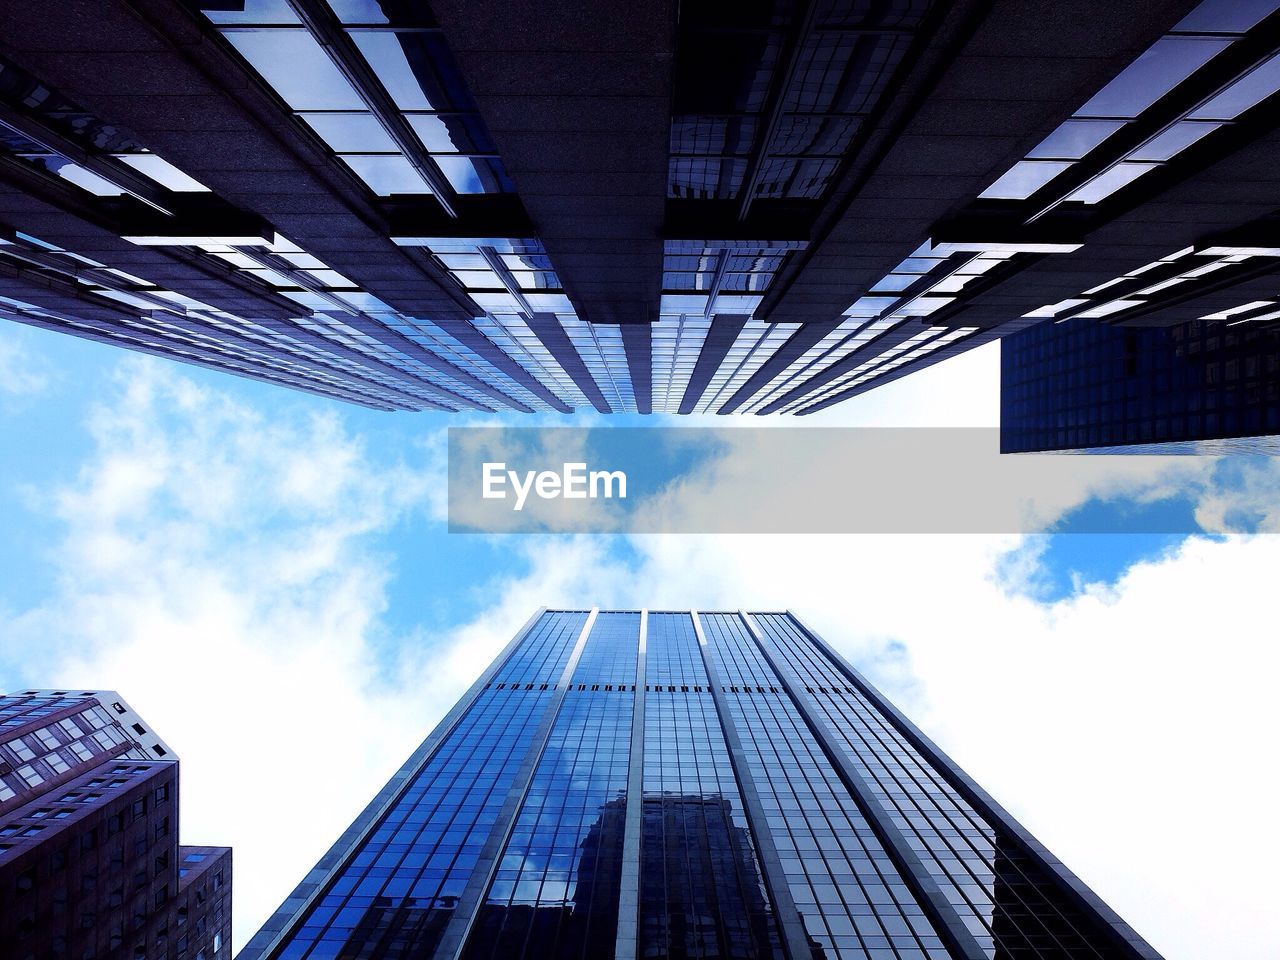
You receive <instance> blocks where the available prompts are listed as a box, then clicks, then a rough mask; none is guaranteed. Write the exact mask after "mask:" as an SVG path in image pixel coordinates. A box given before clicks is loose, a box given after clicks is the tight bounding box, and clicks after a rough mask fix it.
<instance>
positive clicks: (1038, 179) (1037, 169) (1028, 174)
mask: <svg viewBox="0 0 1280 960" xmlns="http://www.w3.org/2000/svg"><path fill="white" fill-rule="evenodd" d="M1069 166H1071V164H1070V163H1066V162H1062V161H1056V160H1021V161H1019V162H1018V163H1015V164H1014V165H1013V166H1012V167H1011V168H1010V169H1009V171H1008V173H1006V174H1005V175H1004V176H1003V177H1001V178H1000V179H999V180H997V181H996V182H995V183H993V184H992V185H991V186H989V187H987V189H985V190H983V191H982V193H980V194H979V196H981V197H985V198H987V199H998V200H1025V199H1027V197H1029V196H1031V195H1032V194H1033V193H1035V192H1036V191H1037V190H1039V189H1040V188H1041V187H1043V186H1044V185H1045V184H1046V183H1048V182H1049V181H1050V180H1052V179H1053V178H1054V177H1056V176H1057V175H1058V174H1060V173H1061V172H1062V171H1063V170H1065V169H1067V167H1069Z"/></svg>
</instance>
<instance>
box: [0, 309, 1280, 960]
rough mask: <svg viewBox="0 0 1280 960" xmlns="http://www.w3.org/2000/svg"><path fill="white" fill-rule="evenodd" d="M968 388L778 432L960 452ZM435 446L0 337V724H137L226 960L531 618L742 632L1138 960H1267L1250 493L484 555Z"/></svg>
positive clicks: (1267, 877)
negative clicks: (1003, 825)
mask: <svg viewBox="0 0 1280 960" xmlns="http://www.w3.org/2000/svg"><path fill="white" fill-rule="evenodd" d="M997 381H998V353H997V352H996V348H994V347H989V348H981V349H979V350H976V351H973V352H972V353H970V354H968V355H965V356H962V357H960V358H957V359H954V360H951V361H948V362H946V363H944V364H941V365H939V366H937V367H935V368H933V369H931V370H929V371H926V372H925V373H922V374H919V375H916V376H914V377H910V378H907V379H906V380H903V381H900V382H898V383H897V384H893V385H890V386H888V387H886V388H883V389H881V390H878V391H875V392H873V393H872V394H870V395H868V396H866V397H864V398H859V399H858V400H856V401H854V402H853V403H850V404H848V405H846V406H844V407H843V408H838V409H836V410H834V411H830V412H829V413H828V414H826V415H823V416H822V417H821V418H819V417H813V418H810V419H809V422H810V423H813V422H814V421H817V422H818V423H821V424H825V425H867V424H874V425H886V424H892V425H901V426H994V425H995V423H996V420H997V388H998V382H997ZM585 419H586V418H575V419H574V420H573V421H572V423H573V424H574V425H580V424H581V423H582V422H584V420H585ZM621 419H622V420H623V421H626V420H627V418H621ZM631 421H632V422H636V421H635V418H631ZM449 422H450V421H447V420H446V419H444V418H439V417H433V416H430V415H427V414H418V415H410V414H379V413H374V412H370V411H362V410H358V409H353V408H350V407H345V406H342V405H339V404H336V403H331V402H328V401H324V400H320V399H318V398H311V397H308V396H305V395H302V394H295V393H291V392H285V391H282V390H279V389H276V388H271V387H267V386H264V385H259V384H255V383H252V382H249V381H243V380H238V379H234V378H229V377H224V376H220V375H217V374H214V373H211V372H206V371H202V370H199V369H196V368H190V367H180V366H177V365H173V364H168V363H164V362H160V361H153V360H148V359H144V358H140V357H136V356H133V355H130V354H127V353H124V352H120V351H116V350H112V349H110V348H107V347H102V346H98V345H95V344H90V343H85V342H80V341H76V340H74V339H71V338H65V337H60V336H57V335H54V334H49V333H44V332H41V331H36V330H30V329H26V328H22V327H18V326H15V325H11V324H8V323H5V324H0V496H2V497H3V499H2V500H0V502H3V504H4V507H3V508H2V509H3V522H2V524H0V530H2V531H3V535H0V690H13V689H18V688H24V687H29V686H37V687H63V686H79V687H85V688H91V687H105V688H114V689H118V690H119V691H120V692H121V693H122V694H124V696H125V697H126V698H127V699H128V700H129V701H130V703H131V704H132V706H134V708H135V709H137V710H138V711H139V712H140V713H141V714H142V715H143V716H144V717H146V718H147V719H148V721H149V722H150V723H151V724H152V725H154V726H155V728H156V729H157V731H159V732H160V734H161V735H162V736H163V737H164V738H165V739H166V740H167V741H168V742H169V743H170V744H171V745H172V746H173V747H174V748H175V749H176V750H177V751H178V753H179V754H180V755H181V757H182V801H181V802H182V824H181V833H182V837H183V840H184V841H185V842H189V843H215V844H229V845H231V846H233V847H234V848H235V858H236V861H235V862H236V880H235V905H234V909H235V922H236V941H237V946H239V945H240V944H242V943H243V942H244V940H245V939H247V937H248V936H249V935H250V934H251V933H252V932H253V931H254V930H255V929H256V928H257V926H258V925H259V924H260V923H261V922H262V920H263V919H264V918H265V917H266V915H267V914H269V913H270V912H271V911H272V910H273V909H274V907H275V906H276V905H277V904H278V903H279V902H280V900H281V899H283V898H284V896H285V895H286V894H287V893H288V891H289V890H290V889H291V888H292V886H293V884H294V883H295V882H296V881H297V880H298V879H300V878H301V876H302V874H303V873H304V872H305V871H306V870H307V869H308V867H309V866H310V865H311V864H312V863H313V862H314V861H315V859H317V858H318V856H319V855H320V853H322V852H323V850H324V849H325V848H326V847H327V846H328V845H329V843H330V842H331V841H332V840H333V839H334V838H335V837H336V835H337V834H338V833H339V832H340V830H341V829H342V828H343V827H344V826H346V824H347V823H348V822H349V821H350V820H351V818H352V817H353V816H354V815H355V813H356V812H357V811H358V810H359V809H360V808H361V807H362V806H363V805H364V803H365V802H366V801H367V800H368V799H369V798H370V797H371V796H372V795H373V793H374V792H375V791H376V790H377V788H378V787H379V786H381V784H382V782H383V781H384V780H385V779H386V778H387V777H388V776H389V775H390V773H391V772H392V771H393V770H394V769H395V768H396V767H397V766H398V765H399V764H400V762H401V761H403V759H404V758H405V757H406V756H407V755H408V754H409V752H410V751H411V750H412V749H413V748H414V747H415V746H416V745H417V743H418V742H419V741H420V740H421V739H422V738H423V736H425V734H426V733H427V732H428V731H429V730H430V728H431V726H432V724H433V723H434V722H435V721H436V720H437V719H438V718H439V717H440V716H441V715H442V714H443V713H444V712H445V710H446V709H447V708H448V707H449V706H450V705H451V704H452V703H453V702H454V700H455V699H456V698H457V696H458V695H459V694H460V693H461V692H462V690H463V689H465V687H466V686H467V685H468V683H469V682H470V681H471V680H472V679H473V678H474V676H475V675H476V674H478V673H479V671H480V670H481V669H482V667H483V666H484V665H485V664H486V663H487V661H488V660H489V658H491V656H492V655H493V654H494V653H496V652H497V650H498V649H499V648H500V647H501V645H502V644H503V643H505V641H506V640H508V639H509V638H510V636H511V635H512V634H513V633H514V631H515V630H516V629H517V628H518V627H519V626H520V624H522V623H523V622H524V621H525V620H526V619H527V618H528V617H529V615H530V614H531V613H532V612H533V611H534V610H535V609H537V608H538V607H540V606H556V605H568V606H584V605H586V606H592V605H596V606H601V607H608V606H624V607H640V606H648V607H696V608H700V609H716V608H720V609H737V608H740V607H744V606H750V607H752V608H791V609H794V610H795V611H797V612H798V613H799V614H800V615H801V616H802V617H804V618H805V619H806V620H807V621H808V622H809V623H810V624H811V625H812V626H813V627H814V628H815V629H817V630H818V632H820V633H822V634H823V635H824V636H825V637H826V638H827V639H829V640H830V641H831V642H832V643H833V644H834V645H835V646H836V647H837V648H838V649H840V650H841V651H842V652H843V653H845V654H846V655H847V656H848V657H850V659H852V660H853V661H854V663H855V664H856V665H858V666H859V667H860V668H862V669H863V670H864V671H865V672H867V673H869V674H870V675H871V677H872V678H873V679H874V680H876V681H877V682H879V683H880V684H881V685H882V687H883V688H884V689H885V691H886V692H887V693H888V694H889V695H890V696H891V697H893V698H894V699H895V700H896V701H897V702H898V703H899V704H900V705H901V706H902V707H903V708H904V709H905V710H906V712H907V713H908V714H909V715H910V716H911V717H912V718H913V719H915V720H916V721H917V722H918V723H919V724H920V725H921V726H922V727H924V729H925V730H926V731H927V732H928V733H929V734H930V735H931V736H933V737H934V738H935V739H936V740H937V741H938V742H939V743H940V744H941V745H942V746H943V747H944V748H945V749H947V750H948V751H949V752H950V753H951V754H952V755H953V756H954V757H955V758H956V760H957V761H958V762H959V763H960V764H961V765H962V766H964V767H966V768H967V769H968V770H969V772H970V773H972V774H973V775H974V777H975V778H976V779H977V780H978V781H979V782H980V783H982V784H983V785H984V786H986V787H987V788H988V789H989V790H990V792H992V793H993V794H994V795H995V796H996V798H997V799H999V800H1000V801H1001V802H1002V803H1003V804H1004V805H1005V806H1006V807H1007V808H1008V809H1010V810H1011V811H1012V812H1013V813H1014V815H1015V816H1017V817H1019V818H1020V819H1021V820H1022V821H1023V822H1024V823H1025V824H1026V825H1027V826H1028V827H1029V828H1030V829H1031V830H1032V831H1033V832H1034V833H1036V834H1037V835H1038V836H1039V837H1040V838H1041V839H1042V840H1043V841H1044V842H1045V843H1046V844H1047V845H1048V846H1049V847H1050V848H1051V849H1052V850H1054V851H1055V853H1057V854H1058V855H1059V856H1060V857H1061V858H1062V859H1063V860H1064V861H1065V862H1066V863H1067V864H1068V865H1069V866H1070V867H1071V868H1072V869H1074V870H1075V871H1076V872H1077V873H1078V874H1079V875H1081V876H1082V877H1083V878H1084V879H1085V880H1086V881H1087V882H1088V883H1089V884H1091V885H1092V886H1093V887H1094V888H1095V889H1096V890H1097V891H1098V892H1099V893H1100V894H1101V895H1102V896H1103V897H1104V899H1107V900H1108V901H1110V902H1111V904H1112V905H1113V906H1115V907H1116V909H1117V910H1118V911H1119V912H1120V913H1121V914H1122V915H1123V916H1124V917H1125V918H1126V919H1128V920H1129V921H1130V922H1131V923H1132V924H1133V925H1134V926H1135V927H1136V928H1137V929H1138V930H1139V931H1140V932H1141V933H1142V934H1144V935H1145V936H1146V937H1147V938H1148V939H1149V940H1150V941H1151V942H1152V943H1153V944H1154V945H1155V946H1156V947H1157V948H1158V949H1160V950H1161V951H1163V952H1164V953H1165V954H1166V956H1168V957H1169V958H1170V960H1199V958H1203V957H1209V956H1212V957H1232V958H1257V960H1261V958H1273V957H1275V956H1276V955H1277V954H1278V953H1280V933H1277V930H1276V923H1275V921H1274V896H1273V895H1274V892H1275V880H1274V871H1273V868H1272V865H1273V864H1274V863H1275V862H1277V860H1280V830H1278V829H1277V826H1276V822H1275V820H1276V818H1275V815H1274V807H1275V800H1276V795H1277V782H1276V774H1275V764H1274V762H1273V757H1274V753H1275V746H1274V733H1275V730H1276V729H1277V721H1278V719H1280V716H1278V715H1280V708H1278V707H1277V700H1278V698H1277V697H1276V696H1275V693H1274V684H1275V677H1276V674H1277V667H1278V666H1280V664H1278V663H1277V659H1278V657H1277V654H1276V653H1275V642H1274V637H1275V632H1276V628H1275V613H1274V609H1275V601H1274V597H1275V590H1276V573H1277V571H1280V537H1277V536H1274V535H1272V534H1270V533H1268V532H1267V531H1275V530H1278V529H1280V470H1276V469H1274V468H1273V464H1272V461H1269V460H1264V459H1256V460H1255V459H1251V458H1246V459H1239V460H1232V461H1221V462H1219V461H1209V460H1204V461H1200V462H1196V461H1191V460H1186V459H1183V460H1182V461H1181V462H1180V463H1172V464H1171V463H1169V462H1167V461H1164V460H1153V461H1135V460H1133V459H1132V458H1117V459H1115V460H1113V461H1112V462H1113V466H1112V467H1108V468H1107V471H1106V474H1107V477H1109V478H1110V479H1109V480H1108V482H1106V483H1104V484H1102V485H1101V486H1099V485H1098V484H1097V483H1090V484H1082V485H1080V486H1079V487H1078V488H1072V489H1071V490H1068V491H1067V493H1066V494H1065V495H1064V493H1063V491H1062V489H1057V490H1055V491H1054V493H1053V495H1052V496H1049V497H1047V499H1046V504H1045V509H1046V510H1049V511H1050V512H1051V514H1052V515H1055V516H1063V517H1065V518H1066V523H1065V527H1064V529H1068V530H1070V529H1071V528H1072V527H1071V523H1072V518H1080V517H1091V518H1092V525H1091V527H1090V528H1091V529H1096V528H1097V527H1098V517H1099V516H1101V517H1103V518H1112V519H1114V520H1115V522H1116V523H1131V522H1132V521H1133V518H1135V517H1141V516H1143V515H1144V511H1148V512H1149V511H1150V510H1151V509H1152V508H1153V504H1155V507H1156V508H1157V509H1159V510H1161V511H1172V513H1173V514H1176V515H1177V516H1182V517H1185V518H1187V519H1186V523H1185V524H1184V527H1185V529H1186V532H1184V533H1182V534H1169V533H1117V534H1082V533H1060V534H1054V535H1049V536H1045V535H1035V536H1031V535H1016V534H1008V533H1005V534H990V535H978V534H973V535H957V534H950V535H947V534H926V533H920V534H910V535H838V536H837V535H826V536H798V535H797V536H786V535H772V536H768V535H756V536H748V535H737V536H719V537H715V536H631V537H621V536H615V537H607V536H600V537H588V536H577V537H569V536H560V537H534V536H506V537H485V536H474V535H472V536H467V535H457V534H455V535H450V534H448V533H447V531H446V528H445V522H444V511H445V498H444V479H445V475H446V472H445V440H444V427H445V426H446V425H447V424H448V423H449ZM529 422H533V421H531V420H525V421H522V423H529ZM536 422H539V423H541V422H542V421H536ZM545 422H546V425H558V424H562V423H563V422H564V421H563V420H561V419H557V418H548V419H547V420H546V421H545ZM615 422H616V421H615ZM657 422H659V418H654V419H653V420H650V421H648V423H649V424H654V423H657ZM687 422H688V421H687V420H684V421H682V425H686V424H687ZM716 425H717V426H724V425H725V421H724V418H721V419H719V420H717V421H716ZM1059 459H1061V458H1059ZM1095 469H1096V468H1095ZM1100 490H1103V491H1105V492H1104V493H1100V492H1099V491H1100ZM850 495H851V496H856V495H857V481H856V479H855V480H851V489H850ZM940 495H944V492H943V493H940ZM1032 495H1034V491H1033V494H1032ZM957 509H963V504H957ZM1165 515H1169V514H1168V513H1166V514H1165ZM1223 529H1233V530H1239V529H1246V530H1250V531H1257V532H1253V533H1247V534H1237V533H1233V534H1228V535H1222V534H1221V533H1219V532H1218V531H1221V530H1223ZM1203 531H1210V532H1208V533H1206V532H1203Z"/></svg>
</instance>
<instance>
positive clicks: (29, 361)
mask: <svg viewBox="0 0 1280 960" xmlns="http://www.w3.org/2000/svg"><path fill="white" fill-rule="evenodd" d="M26 339H27V331H26V330H22V329H19V328H17V327H16V326H15V325H14V324H12V323H9V322H3V321H0V398H7V399H8V400H10V401H13V400H16V399H25V398H30V397H34V396H36V395H38V394H40V393H43V392H44V390H45V388H47V387H48V386H49V382H50V380H51V379H52V372H51V371H50V369H49V365H48V363H47V362H46V361H45V360H44V359H43V358H42V357H41V356H39V355H38V354H37V353H35V352H33V351H31V350H29V349H27V346H26Z"/></svg>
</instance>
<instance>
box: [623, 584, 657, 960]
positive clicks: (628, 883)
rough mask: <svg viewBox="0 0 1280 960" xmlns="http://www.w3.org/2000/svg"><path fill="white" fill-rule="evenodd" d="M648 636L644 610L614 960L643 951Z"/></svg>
mask: <svg viewBox="0 0 1280 960" xmlns="http://www.w3.org/2000/svg"><path fill="white" fill-rule="evenodd" d="M648 635H649V611H648V610H641V611H640V640H639V647H638V651H637V653H636V682H635V698H634V699H633V701H632V706H631V754H630V757H629V758H628V762H629V766H628V768H627V815H626V822H625V825H624V827H623V834H622V881H621V884H620V886H619V892H618V938H617V945H616V947H615V949H614V960H636V958H637V957H638V955H639V949H640V939H639V934H640V828H641V824H642V814H643V812H644V811H643V804H644V797H643V794H644V692H645V653H646V649H647V647H648Z"/></svg>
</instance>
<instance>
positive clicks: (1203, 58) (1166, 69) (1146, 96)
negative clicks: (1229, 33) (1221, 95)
mask: <svg viewBox="0 0 1280 960" xmlns="http://www.w3.org/2000/svg"><path fill="white" fill-rule="evenodd" d="M1231 42H1232V41H1230V40H1221V39H1211V38H1202V37H1161V38H1160V39H1159V40H1157V41H1156V42H1155V43H1153V44H1152V45H1151V46H1150V47H1149V48H1148V49H1147V51H1146V53H1144V54H1142V56H1140V57H1138V59H1137V60H1135V61H1134V62H1133V63H1131V64H1129V66H1127V67H1126V68H1125V69H1124V70H1122V71H1121V72H1120V74H1119V76H1117V77H1116V78H1115V79H1114V80H1112V81H1111V82H1110V83H1108V84H1107V85H1106V86H1105V87H1103V88H1102V89H1101V90H1099V91H1098V93H1097V94H1096V95H1095V96H1094V97H1093V99H1092V100H1090V101H1089V102H1088V103H1086V104H1085V105H1084V106H1083V107H1081V108H1080V109H1079V110H1077V111H1076V116H1079V117H1136V116H1137V115H1138V114H1140V113H1142V111H1143V110H1145V109H1147V107H1149V106H1151V105H1152V104H1153V103H1155V102H1156V101H1157V100H1159V99H1160V98H1161V97H1163V96H1164V95H1165V94H1166V93H1168V92H1169V91H1170V90H1172V89H1173V88H1174V87H1176V86H1177V85H1178V84H1179V83H1181V82H1182V81H1183V80H1185V79H1187V77H1189V76H1191V74H1193V73H1195V72H1196V71H1197V70H1198V69H1200V67H1202V66H1204V64H1206V63H1208V62H1209V60H1210V59H1212V58H1213V57H1214V56H1215V55H1217V54H1218V53H1221V52H1222V51H1223V50H1225V49H1226V48H1227V47H1229V46H1230V45H1231Z"/></svg>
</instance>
